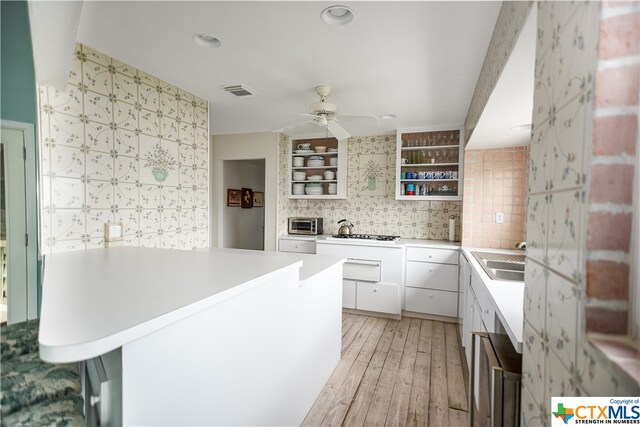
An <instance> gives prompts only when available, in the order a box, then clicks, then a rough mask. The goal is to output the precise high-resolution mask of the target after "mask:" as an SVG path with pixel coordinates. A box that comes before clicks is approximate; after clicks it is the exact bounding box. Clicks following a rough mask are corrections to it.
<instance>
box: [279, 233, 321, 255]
mask: <svg viewBox="0 0 640 427" xmlns="http://www.w3.org/2000/svg"><path fill="white" fill-rule="evenodd" d="M278 252H295V253H301V254H315V253H316V239H315V237H294V236H291V237H279V238H278Z"/></svg>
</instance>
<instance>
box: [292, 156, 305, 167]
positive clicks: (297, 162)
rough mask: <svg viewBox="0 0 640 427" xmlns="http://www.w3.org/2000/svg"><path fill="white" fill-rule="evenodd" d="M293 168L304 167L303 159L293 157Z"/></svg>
mask: <svg viewBox="0 0 640 427" xmlns="http://www.w3.org/2000/svg"><path fill="white" fill-rule="evenodd" d="M293 166H304V157H294V158H293Z"/></svg>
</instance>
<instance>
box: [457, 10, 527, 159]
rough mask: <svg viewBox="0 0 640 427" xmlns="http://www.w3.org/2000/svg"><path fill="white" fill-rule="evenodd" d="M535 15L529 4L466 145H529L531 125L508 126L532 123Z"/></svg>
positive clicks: (478, 146)
mask: <svg viewBox="0 0 640 427" xmlns="http://www.w3.org/2000/svg"><path fill="white" fill-rule="evenodd" d="M536 16H537V10H536V8H535V7H533V8H531V12H530V13H529V17H528V18H527V22H526V23H525V25H524V27H523V28H522V31H520V35H519V36H518V40H517V41H516V44H515V45H514V47H513V51H512V52H511V56H509V59H508V60H507V63H506V64H505V66H504V69H503V70H502V74H500V78H499V79H498V82H497V83H496V85H495V87H494V89H493V92H491V96H490V97H489V100H488V101H487V105H486V106H485V108H484V110H482V115H481V116H480V119H479V120H478V123H477V125H476V127H475V129H474V130H473V133H472V134H471V138H470V139H469V142H468V143H467V146H466V148H467V149H473V150H478V149H483V148H497V147H513V146H517V145H528V144H529V142H530V141H531V128H530V127H529V128H527V129H518V130H514V129H511V128H512V127H516V126H522V125H526V124H531V119H532V115H533V87H534V69H535V62H536Z"/></svg>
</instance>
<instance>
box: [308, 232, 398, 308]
mask: <svg viewBox="0 0 640 427" xmlns="http://www.w3.org/2000/svg"><path fill="white" fill-rule="evenodd" d="M318 254H320V255H332V256H339V257H344V258H347V261H346V262H345V264H344V266H343V273H342V278H343V281H342V284H343V286H342V306H343V307H344V308H355V309H358V310H366V311H374V312H379V313H388V314H400V313H401V312H402V304H401V290H402V288H401V284H402V280H403V277H402V276H403V275H402V265H403V251H402V247H401V246H366V245H357V244H344V243H329V242H326V241H323V240H320V241H319V242H318Z"/></svg>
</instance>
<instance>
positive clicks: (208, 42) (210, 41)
mask: <svg viewBox="0 0 640 427" xmlns="http://www.w3.org/2000/svg"><path fill="white" fill-rule="evenodd" d="M193 41H194V43H195V44H197V45H198V46H201V47H210V48H216V47H220V46H222V43H221V42H220V40H218V39H217V38H215V37H213V36H210V35H208V34H202V33H198V34H194V35H193Z"/></svg>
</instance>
